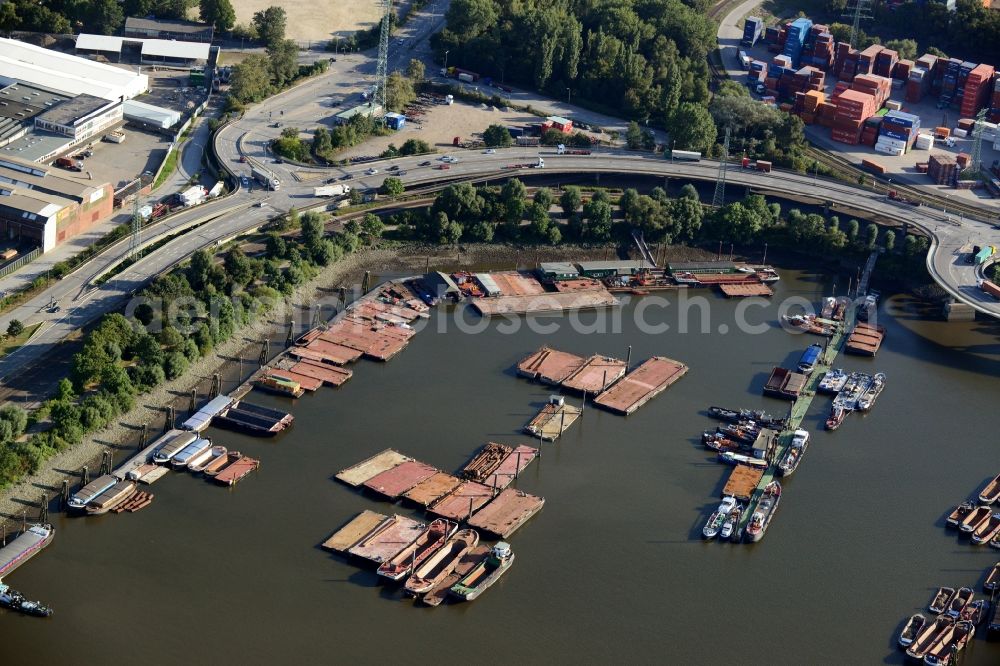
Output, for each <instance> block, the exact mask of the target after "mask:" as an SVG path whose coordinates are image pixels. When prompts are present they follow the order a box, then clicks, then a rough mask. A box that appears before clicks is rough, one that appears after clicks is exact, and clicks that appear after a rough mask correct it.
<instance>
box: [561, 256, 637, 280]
mask: <svg viewBox="0 0 1000 666" xmlns="http://www.w3.org/2000/svg"><path fill="white" fill-rule="evenodd" d="M577 267H578V268H579V269H580V275H581V276H582V277H589V278H597V279H602V278H609V277H615V276H625V275H635V274H637V273H640V272H642V271H644V270H649V268H650V266H649V263H647V262H645V261H641V260H625V261H581V262H580V263H578V264H577Z"/></svg>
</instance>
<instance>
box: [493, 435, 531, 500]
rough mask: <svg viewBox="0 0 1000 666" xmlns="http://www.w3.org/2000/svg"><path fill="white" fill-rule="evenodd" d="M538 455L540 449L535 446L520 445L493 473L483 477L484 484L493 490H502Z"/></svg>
mask: <svg viewBox="0 0 1000 666" xmlns="http://www.w3.org/2000/svg"><path fill="white" fill-rule="evenodd" d="M537 455H538V449H536V448H535V447H533V446H523V445H522V446H518V447H516V448H515V449H514V450H513V451H511V452H510V453H509V454H508V455H507V457H506V458H504V459H503V460H502V461H500V464H499V465H498V466H497V468H496V469H495V470H493V473H492V474H490V475H489V476H487V477H486V478H485V479H483V485H484V486H487V487H489V488H492V489H493V490H502V489H504V488H506V487H507V486H509V485H510V484H511V483H513V482H514V479H515V478H517V476H518V475H520V473H521V472H523V471H524V468H525V467H527V466H528V465H529V464H531V461H532V460H534V459H535V456H537Z"/></svg>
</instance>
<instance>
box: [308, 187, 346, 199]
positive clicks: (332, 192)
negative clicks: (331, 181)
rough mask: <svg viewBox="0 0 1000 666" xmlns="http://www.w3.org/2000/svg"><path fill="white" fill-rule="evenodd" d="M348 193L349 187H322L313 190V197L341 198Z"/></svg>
mask: <svg viewBox="0 0 1000 666" xmlns="http://www.w3.org/2000/svg"><path fill="white" fill-rule="evenodd" d="M350 193H351V186H350V185H323V186H321V187H314V188H313V196H314V197H343V196H347V195H348V194H350Z"/></svg>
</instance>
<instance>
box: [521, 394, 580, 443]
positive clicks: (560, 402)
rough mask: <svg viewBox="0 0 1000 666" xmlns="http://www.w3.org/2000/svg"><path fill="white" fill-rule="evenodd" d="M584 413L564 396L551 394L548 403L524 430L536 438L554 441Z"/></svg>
mask: <svg viewBox="0 0 1000 666" xmlns="http://www.w3.org/2000/svg"><path fill="white" fill-rule="evenodd" d="M582 413H583V410H582V409H580V408H579V407H575V406H573V405H567V404H566V400H565V399H563V397H562V396H550V397H549V402H548V404H546V405H545V406H544V407H542V410H541V411H540V412H538V415H536V416H535V417H534V418H533V419H531V420H530V421H529V422H528V424H527V425H526V426H524V431H525V432H526V433H528V434H529V435H531V436H533V437H535V438H536V439H541V440H543V441H546V442H554V441H555V440H557V439H559V437H560V436H561V435H562V434H563V433H564V432H566V430H567V429H568V428H569V427H570V426H571V425H573V424H574V423H576V420H577V419H578V418H580V415H581V414H582Z"/></svg>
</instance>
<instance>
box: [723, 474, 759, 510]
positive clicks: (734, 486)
mask: <svg viewBox="0 0 1000 666" xmlns="http://www.w3.org/2000/svg"><path fill="white" fill-rule="evenodd" d="M762 478H764V470H763V469H760V468H759V467H750V466H749V465H736V466H735V467H733V471H732V473H730V475H729V479H728V480H727V481H726V485H725V486H724V487H723V488H722V495H723V497H725V496H727V495H728V496H731V497H735V498H736V499H738V500H740V501H743V502H747V501H749V500H750V498H751V497H753V492H754V491H755V490H756V489H757V486H758V485H759V484H760V480H761V479H762Z"/></svg>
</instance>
